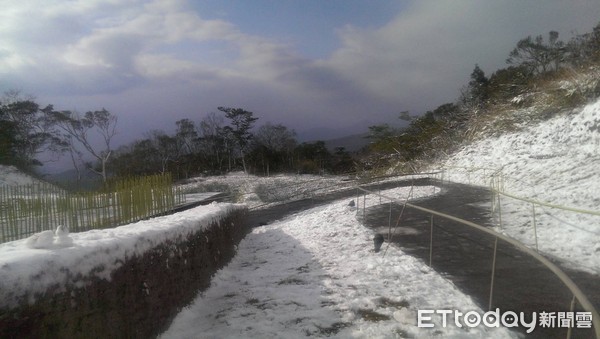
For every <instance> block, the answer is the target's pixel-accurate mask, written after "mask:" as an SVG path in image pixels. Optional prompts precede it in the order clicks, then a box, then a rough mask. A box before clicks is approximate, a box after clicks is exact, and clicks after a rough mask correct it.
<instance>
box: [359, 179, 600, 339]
mask: <svg viewBox="0 0 600 339" xmlns="http://www.w3.org/2000/svg"><path fill="white" fill-rule="evenodd" d="M431 184H437V185H439V184H438V183H437V182H434V181H431V180H429V179H424V180H419V181H418V182H417V185H431ZM442 187H443V190H442V193H441V194H439V195H437V196H434V197H431V198H427V199H424V200H421V201H418V202H415V203H414V204H416V205H419V206H423V207H426V208H430V209H433V210H437V211H440V212H444V213H447V214H450V215H453V216H456V217H459V218H462V219H465V220H470V221H473V222H475V223H478V224H481V225H487V226H489V225H490V224H491V220H490V211H489V205H490V203H489V202H490V192H489V191H487V190H485V189H483V188H478V187H473V186H467V185H461V184H453V183H446V184H444V185H443V186H442ZM400 209H401V208H400V206H393V207H392V220H393V222H392V224H393V225H395V221H396V220H397V218H398V215H399V213H400ZM389 210H390V206H389V204H387V205H380V206H376V207H372V208H368V209H367V215H366V219H367V221H366V225H367V226H368V227H371V228H373V229H374V230H375V231H376V232H378V233H381V234H383V235H385V236H386V237H387V233H388V223H389V222H388V220H389V219H388V218H389ZM430 236H431V233H430V216H429V215H426V214H425V213H424V212H420V211H418V210H415V209H410V208H406V209H405V211H404V213H403V215H402V219H401V223H400V227H399V228H398V229H397V230H396V232H395V233H394V234H393V236H392V242H393V243H395V244H396V245H398V246H399V247H401V248H402V249H403V250H404V251H405V252H407V253H409V254H411V255H413V256H416V257H418V258H421V259H423V260H424V261H425V262H427V263H429V243H430ZM384 246H386V245H385V244H384ZM493 246H494V239H493V237H492V236H490V235H486V234H483V233H482V232H479V231H476V230H474V229H472V228H470V227H467V226H464V225H461V224H459V223H456V222H453V221H449V220H443V219H441V218H435V219H434V229H433V256H432V262H433V265H432V266H433V268H434V269H435V270H436V271H438V272H440V273H441V274H443V275H445V276H446V277H447V278H448V279H450V280H452V281H453V282H454V284H455V285H456V286H457V287H458V288H460V289H461V290H462V291H463V292H464V293H466V294H468V295H470V296H472V297H473V299H474V300H475V301H476V302H477V303H478V304H479V305H480V307H481V308H482V309H484V310H487V309H488V303H489V293H490V280H491V268H492V257H493ZM559 264H560V263H559ZM562 266H563V268H564V270H565V271H567V273H568V274H569V275H570V276H571V278H572V279H573V280H574V281H575V283H576V284H577V285H578V286H579V287H580V288H581V289H582V290H583V291H584V293H585V294H586V295H587V297H588V298H589V299H590V300H591V301H592V303H593V304H594V305H595V307H596V308H600V288H599V287H600V277H598V276H596V275H592V274H587V273H584V272H579V271H572V270H570V269H568V267H564V266H565V265H562ZM571 299H572V295H571V294H570V292H569V291H568V289H566V287H564V285H563V284H562V282H561V281H560V280H558V278H556V277H555V276H554V274H553V273H552V272H550V271H549V270H548V269H546V268H545V267H544V266H542V265H541V264H539V263H538V262H537V261H536V260H534V259H532V258H530V257H529V256H527V255H525V254H524V253H522V252H520V251H519V250H517V249H515V248H514V247H513V246H511V245H507V244H504V243H502V242H501V241H500V242H499V243H498V257H497V261H496V274H495V282H494V295H493V302H492V309H495V308H496V307H498V308H500V310H501V311H509V310H510V311H515V312H517V313H518V312H524V314H525V315H526V316H527V318H526V319H530V318H531V314H532V312H534V311H535V312H538V314H539V312H541V311H547V312H567V311H569V310H570V303H571ZM577 310H579V311H582V310H581V309H580V308H576V311H577ZM527 337H528V338H529V337H532V338H565V337H566V329H557V328H554V329H545V328H540V327H539V326H538V327H537V329H536V330H535V331H534V332H533V333H532V334H529V335H528V336H527ZM593 337H594V335H593V332H592V331H591V330H581V329H574V332H573V334H572V338H593Z"/></svg>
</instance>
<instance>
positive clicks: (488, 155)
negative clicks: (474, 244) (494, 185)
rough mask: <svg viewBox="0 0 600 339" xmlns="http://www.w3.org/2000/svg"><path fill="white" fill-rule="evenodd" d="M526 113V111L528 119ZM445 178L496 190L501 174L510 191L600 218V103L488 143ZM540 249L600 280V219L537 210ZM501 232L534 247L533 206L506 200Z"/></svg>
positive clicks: (453, 161) (476, 146)
mask: <svg viewBox="0 0 600 339" xmlns="http://www.w3.org/2000/svg"><path fill="white" fill-rule="evenodd" d="M523 114H525V112H523ZM442 166H443V167H445V168H447V172H446V173H445V177H446V179H449V180H451V181H457V182H466V183H471V184H475V185H482V186H488V187H489V185H490V174H491V173H492V171H491V170H489V169H488V170H485V171H484V170H477V171H474V172H471V173H468V171H466V170H465V169H461V168H456V167H463V168H483V167H487V168H495V169H502V173H503V178H504V191H506V192H507V193H510V194H513V195H516V196H521V197H526V198H531V199H534V200H537V201H542V202H547V203H551V204H556V205H562V206H567V207H577V208H580V209H587V210H594V211H600V100H599V101H596V102H594V103H591V104H589V105H587V106H585V107H583V108H580V109H576V110H573V111H572V112H570V113H568V114H564V115H559V116H557V117H554V118H552V119H550V120H547V121H544V122H542V123H539V124H537V125H533V126H528V127H526V128H525V129H524V130H522V131H519V132H514V133H509V134H504V135H501V136H499V137H494V138H488V139H483V140H480V141H477V142H474V143H472V144H471V145H468V146H466V147H464V148H463V149H462V150H460V151H459V152H458V153H456V154H454V155H453V156H451V157H450V158H449V159H448V160H446V161H445V162H444V163H443V164H442ZM535 210H536V225H537V235H538V245H539V250H540V251H542V252H543V253H545V254H547V255H550V256H555V257H558V258H561V259H563V260H567V261H569V262H571V263H574V264H575V266H576V267H578V268H580V269H582V270H586V271H589V272H593V273H596V274H600V216H594V215H587V214H581V213H574V212H568V211H562V210H559V209H554V208H549V207H541V206H539V205H538V206H536V207H535ZM501 211H502V223H503V228H502V229H501V230H500V231H501V232H504V233H505V234H507V235H509V236H511V237H513V238H516V239H518V240H520V241H521V242H523V243H526V244H529V245H531V246H532V247H534V246H535V237H534V230H533V213H532V206H531V204H530V203H526V202H522V201H518V200H515V199H511V198H508V197H502V206H501Z"/></svg>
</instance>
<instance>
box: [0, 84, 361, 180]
mask: <svg viewBox="0 0 600 339" xmlns="http://www.w3.org/2000/svg"><path fill="white" fill-rule="evenodd" d="M257 120H258V118H257V117H256V116H255V115H254V113H253V112H250V111H247V110H245V109H242V108H230V107H218V113H215V112H213V113H210V114H207V115H206V116H205V117H204V118H203V119H201V120H200V121H198V122H194V121H192V120H190V119H181V120H178V121H176V122H175V127H176V129H175V132H174V133H172V134H168V133H166V132H164V131H161V130H153V131H149V132H147V133H146V134H145V135H144V137H143V138H141V139H139V140H136V141H134V142H132V143H130V144H127V145H123V146H120V147H116V148H115V146H114V144H113V139H114V136H115V135H116V129H117V122H118V119H117V116H116V115H114V114H113V113H111V112H109V111H107V110H106V109H101V110H98V111H89V112H86V113H84V114H81V113H78V112H74V111H57V110H54V108H53V106H52V105H48V106H46V107H40V106H39V105H38V104H37V103H35V101H34V100H33V99H31V98H26V99H23V98H20V97H19V94H18V93H17V92H11V93H8V94H7V95H5V98H4V99H3V101H2V102H1V103H0V164H8V165H16V166H17V167H19V168H21V169H25V170H31V169H32V168H33V167H35V166H36V165H41V163H40V162H39V161H38V160H37V156H38V155H39V154H40V153H48V152H50V153H53V154H56V155H57V156H67V157H68V158H69V159H70V160H71V163H72V165H73V168H74V169H75V170H76V172H77V174H78V181H79V180H81V177H82V174H83V172H84V171H86V170H89V171H91V172H93V173H95V174H97V175H98V176H99V178H101V179H102V181H104V182H106V181H107V179H108V178H109V177H112V176H117V177H126V176H138V175H151V174H156V173H166V172H170V173H171V174H172V175H173V177H174V178H176V179H184V178H189V177H191V176H194V175H198V174H222V173H226V172H231V171H238V170H241V171H245V172H247V173H253V174H258V175H270V174H272V173H281V172H294V173H324V172H328V173H342V172H347V171H350V170H352V168H353V160H352V157H351V156H350V154H349V153H348V152H346V151H345V150H344V149H343V148H338V149H336V151H335V152H334V153H331V152H330V151H329V150H328V149H327V147H326V145H325V142H323V141H315V142H310V143H307V142H303V143H299V142H298V140H297V139H296V133H295V131H294V130H292V129H289V128H288V127H286V126H284V125H281V124H272V123H270V122H267V123H265V124H263V125H261V126H259V127H256V126H255V125H256V122H257Z"/></svg>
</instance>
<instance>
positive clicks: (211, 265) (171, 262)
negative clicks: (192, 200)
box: [0, 209, 247, 338]
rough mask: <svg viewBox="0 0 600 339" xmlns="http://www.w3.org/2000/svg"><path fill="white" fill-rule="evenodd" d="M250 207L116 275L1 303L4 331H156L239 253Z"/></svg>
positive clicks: (68, 334) (100, 334)
mask: <svg viewBox="0 0 600 339" xmlns="http://www.w3.org/2000/svg"><path fill="white" fill-rule="evenodd" d="M246 214H247V210H244V209H239V210H235V211H233V212H232V213H231V214H230V215H228V216H226V217H224V218H223V219H222V220H221V221H220V222H215V223H214V224H213V225H211V227H208V228H206V229H205V230H201V231H198V232H196V233H193V234H191V235H190V236H188V238H187V239H185V240H183V241H180V242H178V243H173V242H165V243H162V244H160V245H159V246H156V247H155V248H153V249H152V250H150V251H147V252H145V254H144V255H143V256H140V257H133V258H128V259H127V261H126V262H124V264H123V265H122V266H121V267H120V268H118V269H117V270H115V271H113V274H112V279H111V281H110V282H109V281H106V280H101V279H99V278H86V277H73V279H71V280H72V281H73V282H77V281H78V282H85V284H81V283H79V284H78V283H71V284H68V285H67V286H66V290H65V289H64V288H62V289H59V288H58V287H56V288H55V289H54V290H49V291H47V292H46V294H45V295H44V296H42V297H41V298H37V299H36V302H35V303H34V304H31V305H29V304H28V303H27V302H26V301H23V302H22V303H21V305H20V306H19V307H17V308H14V309H10V310H6V309H5V310H2V309H0V338H151V337H155V336H156V335H157V334H159V333H161V332H162V331H163V330H165V329H166V328H167V327H168V326H169V324H170V322H171V321H172V319H173V318H174V316H175V315H176V314H177V313H178V312H179V311H180V310H181V308H183V307H184V306H186V305H188V304H189V303H190V302H191V301H192V300H193V299H194V297H195V296H196V295H197V294H198V292H199V291H201V290H204V289H206V288H207V287H208V286H209V285H210V280H211V276H212V275H213V274H214V273H215V272H216V271H217V270H218V269H219V268H221V267H223V266H224V265H225V264H227V263H228V262H229V260H230V259H231V258H232V257H233V256H234V254H235V245H237V244H238V243H239V241H240V240H241V239H242V238H243V237H244V236H245V235H246V234H247V228H246V224H245V222H244V219H245V216H246ZM76 285H77V286H76ZM81 285H84V286H81ZM78 286H79V287H78Z"/></svg>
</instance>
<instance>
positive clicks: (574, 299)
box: [567, 294, 577, 339]
mask: <svg viewBox="0 0 600 339" xmlns="http://www.w3.org/2000/svg"><path fill="white" fill-rule="evenodd" d="M576 300H577V299H576V298H575V294H573V299H571V309H570V310H569V312H571V314H573V311H575V301H576ZM570 325H571V326H569V327H568V329H567V339H571V330H572V328H573V326H575V324H574V323H573V324H570Z"/></svg>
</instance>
